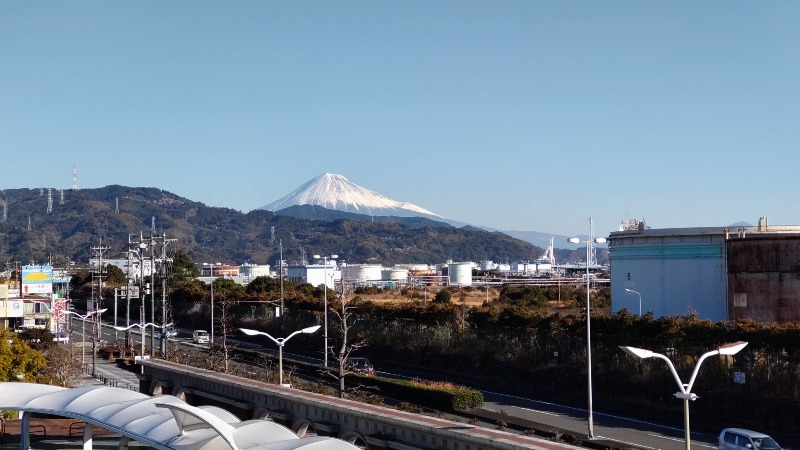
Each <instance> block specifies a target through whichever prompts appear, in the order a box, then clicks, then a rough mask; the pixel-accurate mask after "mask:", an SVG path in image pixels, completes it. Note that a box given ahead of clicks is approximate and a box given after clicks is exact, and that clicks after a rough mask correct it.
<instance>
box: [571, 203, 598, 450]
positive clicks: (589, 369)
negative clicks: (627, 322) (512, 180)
mask: <svg viewBox="0 0 800 450" xmlns="http://www.w3.org/2000/svg"><path fill="white" fill-rule="evenodd" d="M593 231H594V226H592V218H591V217H589V239H587V240H585V241H581V240H580V238H577V237H571V238H569V239H567V242H569V243H571V244H580V243H581V242H583V243H585V244H586V380H587V385H588V388H587V389H588V392H589V408H588V409H589V420H588V423H589V438H590V439H594V419H593V418H592V328H591V318H592V304H591V300H590V297H589V295H590V293H589V289H590V286H589V262H590V261H591V251H592V244H593V243H597V244H603V243H605V242H606V240H605V238H594V239H593V238H592V233H593Z"/></svg>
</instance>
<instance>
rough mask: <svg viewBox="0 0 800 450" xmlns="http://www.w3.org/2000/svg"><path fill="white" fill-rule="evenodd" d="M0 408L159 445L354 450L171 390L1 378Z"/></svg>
mask: <svg viewBox="0 0 800 450" xmlns="http://www.w3.org/2000/svg"><path fill="white" fill-rule="evenodd" d="M0 410H16V411H27V412H36V413H46V414H53V415H58V416H63V417H71V418H74V419H78V420H82V421H84V422H86V423H90V424H92V425H94V426H98V427H101V428H105V429H107V430H110V431H113V432H116V433H120V434H121V435H123V436H127V437H129V438H130V439H132V440H135V441H138V442H141V443H144V444H146V445H149V446H152V447H155V448H159V449H180V450H211V449H220V448H230V449H231V450H259V449H264V450H293V449H301V448H302V449H309V450H312V449H313V450H353V449H356V448H357V447H355V446H353V445H351V444H348V443H347V442H345V441H342V440H339V439H335V438H329V437H308V438H302V439H301V438H299V437H297V435H296V434H294V433H292V431H291V430H289V429H288V428H286V427H284V426H282V425H280V424H277V423H275V422H269V421H265V420H249V421H245V422H242V421H240V420H239V419H238V418H237V417H236V416H234V415H233V414H231V413H230V412H228V411H226V410H224V409H221V408H218V407H215V406H203V407H195V406H191V405H189V404H187V403H186V402H184V401H181V400H179V399H178V398H176V397H173V396H171V395H163V396H156V397H150V396H148V395H145V394H141V393H138V392H134V391H130V390H127V389H120V388H115V387H109V386H84V387H79V388H74V389H68V388H62V387H58V386H50V385H45V384H33V383H13V382H3V383H0Z"/></svg>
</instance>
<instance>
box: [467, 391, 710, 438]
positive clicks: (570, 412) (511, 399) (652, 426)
mask: <svg viewBox="0 0 800 450" xmlns="http://www.w3.org/2000/svg"><path fill="white" fill-rule="evenodd" d="M482 393H483V396H484V405H483V407H482V408H481V409H483V410H487V411H494V412H500V411H502V412H505V413H507V414H509V415H511V416H514V417H520V418H523V419H526V420H530V421H533V422H536V423H539V424H543V425H546V426H551V427H554V428H561V429H567V430H576V431H578V433H576V435H578V436H580V437H583V438H585V437H586V436H588V425H587V417H588V412H587V410H586V409H583V408H575V407H571V406H565V405H559V404H556V403H551V402H544V401H538V400H532V399H528V398H523V397H518V396H514V395H509V394H504V393H499V392H492V391H482ZM593 418H594V434H595V438H597V439H610V440H613V441H617V442H623V443H628V444H630V445H633V446H636V447H639V448H648V449H663V450H683V449H684V448H685V443H684V437H683V436H684V429H683V427H682V426H681V427H672V426H666V425H661V424H657V423H653V422H647V421H643V420H638V419H635V418H631V417H623V416H618V415H613V414H607V413H603V412H602V411H598V410H597V409H594V410H593ZM677 419H679V420H680V419H681V417H678V418H677ZM716 436H717V435H711V434H707V433H698V432H694V431H692V432H691V438H692V446H693V447H697V448H702V449H712V448H713V449H716V448H717V445H716V441H717V438H716Z"/></svg>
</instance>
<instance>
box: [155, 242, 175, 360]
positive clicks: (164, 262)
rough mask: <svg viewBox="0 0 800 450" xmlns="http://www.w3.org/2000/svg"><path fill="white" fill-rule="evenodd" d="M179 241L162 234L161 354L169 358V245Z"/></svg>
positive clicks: (170, 261) (170, 259)
mask: <svg viewBox="0 0 800 450" xmlns="http://www.w3.org/2000/svg"><path fill="white" fill-rule="evenodd" d="M175 241H177V239H167V234H166V233H161V258H160V259H159V262H160V263H161V266H160V267H159V270H160V271H161V354H162V356H163V357H164V358H166V357H167V264H168V263H169V264H172V258H167V244H169V243H170V242H175Z"/></svg>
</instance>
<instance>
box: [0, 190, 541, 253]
mask: <svg viewBox="0 0 800 450" xmlns="http://www.w3.org/2000/svg"><path fill="white" fill-rule="evenodd" d="M0 203H5V204H6V205H7V219H6V220H4V221H0V263H5V264H6V266H7V265H8V264H10V263H12V262H14V261H17V262H23V261H24V263H28V262H32V261H37V262H38V263H43V262H46V261H48V260H49V261H53V263H54V264H59V265H63V264H66V261H67V260H71V261H81V262H84V263H86V262H88V260H89V258H92V257H95V254H94V253H93V250H92V248H97V247H106V248H107V250H106V255H105V257H106V258H109V257H111V258H118V257H121V255H122V253H123V252H124V251H125V249H126V248H127V247H128V243H129V238H133V240H134V241H136V240H138V238H139V235H140V233H141V234H143V235H144V236H145V237H147V236H149V235H151V234H153V233H154V231H153V229H152V227H153V223H155V233H156V234H160V233H162V232H163V233H165V234H166V237H167V238H169V239H176V240H175V242H174V243H173V244H170V247H168V250H169V251H170V252H174V251H181V252H182V253H185V254H187V255H188V256H189V257H190V258H191V259H192V260H194V261H195V262H198V263H200V262H204V261H205V262H208V261H220V262H226V263H235V264H241V263H244V262H252V263H257V264H264V263H267V264H274V263H275V262H276V261H277V259H278V255H279V248H278V247H279V243H282V245H283V253H284V258H285V259H286V260H288V261H290V262H291V261H295V262H298V263H299V262H301V261H303V260H305V259H306V257H308V255H312V254H315V253H319V254H334V253H335V254H339V255H340V257H341V258H342V259H346V260H347V261H348V262H351V263H359V262H365V261H367V260H370V261H374V262H376V263H381V264H385V265H393V264H397V263H428V264H437V263H442V262H445V261H447V260H448V259H452V260H465V261H476V262H477V261H482V260H493V261H502V262H508V261H518V260H529V259H535V258H537V257H539V256H540V255H541V254H542V252H543V249H542V248H540V247H537V246H534V245H532V244H530V243H527V242H524V241H522V240H519V239H515V238H512V237H510V236H507V235H505V234H502V233H491V232H488V231H484V230H478V229H474V228H466V229H465V228H455V227H451V226H433V225H432V224H431V223H425V221H424V220H420V222H419V223H418V224H417V225H418V226H416V227H415V226H412V225H409V224H403V223H399V222H398V221H392V220H387V221H381V220H376V221H375V222H371V221H356V220H353V219H350V218H344V217H342V218H338V219H335V220H332V221H327V220H308V219H299V218H295V217H290V216H287V215H280V214H276V213H273V212H270V211H264V210H253V211H250V212H248V213H242V212H240V211H237V210H234V209H231V208H219V207H210V206H206V205H205V204H203V203H200V202H196V201H192V200H189V199H187V198H184V197H180V196H178V195H175V194H172V193H170V192H168V191H164V190H162V189H158V188H141V187H126V186H120V185H110V186H106V187H103V188H95V189H81V190H78V191H65V192H64V203H63V204H61V203H60V201H58V200H56V201H53V202H52V204H51V205H50V207H51V208H52V211H51V212H50V213H48V212H47V211H48V196H47V195H46V194H44V193H43V192H42V191H40V190H38V189H6V190H2V191H0ZM426 220H427V219H426ZM374 258H377V259H374Z"/></svg>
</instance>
